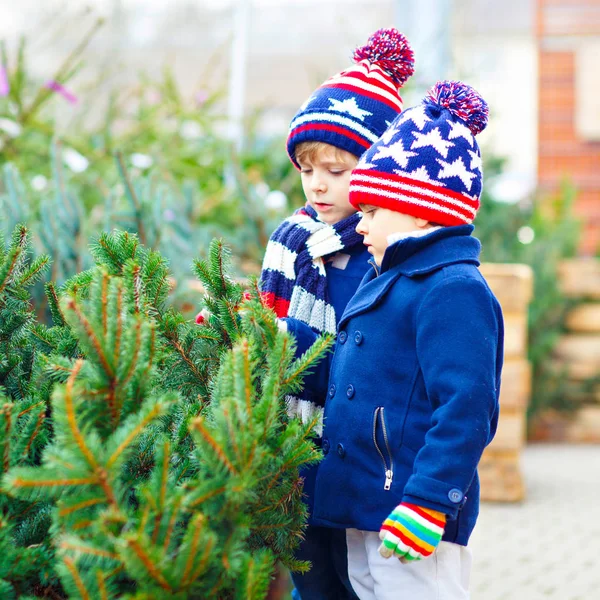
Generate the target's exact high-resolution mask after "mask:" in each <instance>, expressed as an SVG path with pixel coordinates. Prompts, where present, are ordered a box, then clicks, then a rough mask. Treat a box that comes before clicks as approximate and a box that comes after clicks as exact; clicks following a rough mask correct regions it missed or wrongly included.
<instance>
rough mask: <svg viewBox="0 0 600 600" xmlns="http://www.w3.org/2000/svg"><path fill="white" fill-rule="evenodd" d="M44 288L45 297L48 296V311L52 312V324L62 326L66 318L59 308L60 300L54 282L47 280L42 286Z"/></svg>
mask: <svg viewBox="0 0 600 600" xmlns="http://www.w3.org/2000/svg"><path fill="white" fill-rule="evenodd" d="M44 289H45V291H46V297H47V298H48V306H49V307H50V312H51V313H52V319H53V320H54V325H57V326H58V327H64V326H65V325H66V320H65V317H64V315H63V313H62V310H61V309H60V300H59V298H58V294H57V292H56V287H55V285H54V283H53V282H52V281H49V282H48V283H46V285H45V286H44Z"/></svg>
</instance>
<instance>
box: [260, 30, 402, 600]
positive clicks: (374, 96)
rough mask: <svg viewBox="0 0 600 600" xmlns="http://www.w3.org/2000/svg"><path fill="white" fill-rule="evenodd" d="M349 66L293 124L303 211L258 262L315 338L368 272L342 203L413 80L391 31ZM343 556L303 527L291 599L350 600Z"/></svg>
mask: <svg viewBox="0 0 600 600" xmlns="http://www.w3.org/2000/svg"><path fill="white" fill-rule="evenodd" d="M354 59H355V62H356V64H355V65H353V66H352V67H350V68H348V69H346V70H345V71H342V72H341V73H339V74H337V75H334V76H333V77H331V78H330V79H328V80H327V81H325V82H324V83H323V84H322V85H321V86H320V87H319V88H318V89H317V90H316V91H315V92H313V94H312V95H311V96H310V98H309V99H308V100H307V101H306V102H305V103H304V104H303V105H302V107H301V108H300V110H299V111H298V113H297V114H296V115H295V116H294V118H293V119H292V122H291V125H290V132H289V136H288V140H287V150H288V154H289V157H290V159H291V161H292V162H293V164H294V165H295V166H296V167H297V168H298V169H299V170H300V177H301V180H302V187H303V190H304V193H305V196H306V200H307V203H306V206H305V207H304V208H302V209H300V210H299V211H297V212H296V213H295V214H294V215H292V216H291V217H289V218H288V219H286V220H285V221H284V222H283V223H282V224H281V225H280V226H279V227H278V228H277V230H276V231H275V232H274V233H273V235H272V236H271V239H270V240H269V243H268V245H267V249H266V253H265V258H264V261H263V271H262V276H261V280H262V281H261V283H262V286H261V287H262V294H263V299H264V302H265V303H266V304H267V305H269V306H271V307H272V308H273V309H274V310H275V312H276V313H277V315H278V316H279V317H285V316H289V317H293V318H294V319H297V320H298V322H299V323H301V324H302V325H304V326H306V327H308V328H309V330H310V331H311V332H313V333H314V334H315V335H317V333H325V332H327V333H335V331H336V327H337V322H338V320H339V318H340V317H341V315H342V313H343V312H344V309H345V308H346V304H347V303H348V300H349V299H350V298H351V297H352V296H353V295H354V293H355V291H356V289H357V287H358V285H359V283H360V282H361V280H362V278H363V276H364V274H365V273H366V272H367V270H368V269H369V265H368V260H369V258H370V257H369V253H368V251H367V249H366V248H365V246H364V245H363V243H362V236H361V235H360V234H359V233H358V232H357V231H356V226H357V224H358V222H359V221H360V216H359V214H358V213H357V209H356V208H355V207H353V206H352V205H351V204H350V203H349V202H348V193H349V185H350V173H351V172H352V169H353V168H354V167H355V166H356V164H357V162H358V159H359V157H360V156H361V155H362V154H363V152H364V151H365V150H366V149H367V148H369V146H371V144H372V143H373V142H374V141H375V140H376V139H378V137H379V136H380V135H381V134H382V133H383V132H384V131H385V130H386V128H387V126H388V125H389V123H390V122H391V121H393V120H394V119H395V118H396V116H397V115H398V114H399V113H400V111H401V110H402V99H401V97H400V88H401V87H402V85H403V83H404V82H405V81H406V79H408V77H410V75H411V74H412V72H413V62H414V60H413V52H412V50H411V48H410V46H409V44H408V42H407V40H406V38H405V37H404V36H403V35H402V34H401V33H399V32H398V31H396V30H395V29H384V30H379V31H377V32H375V33H374V34H373V35H372V36H371V37H370V38H369V41H368V43H367V45H366V46H364V47H362V48H358V49H357V50H356V51H355V53H354ZM324 402H325V393H318V391H316V390H313V389H311V386H310V384H308V385H305V388H304V390H303V392H302V394H300V395H299V397H292V396H290V397H288V398H287V404H288V412H289V413H290V414H291V415H297V416H299V417H301V418H302V419H303V421H304V422H308V421H311V420H313V418H314V417H315V416H316V417H319V416H320V417H322V412H323V404H324ZM320 426H322V424H320V425H319V427H318V429H320ZM318 433H319V435H320V431H318ZM317 444H318V442H317ZM315 473H316V467H314V468H311V469H306V470H305V471H304V472H303V473H302V476H303V478H304V493H305V496H306V504H307V506H308V510H309V517H312V499H313V489H314V481H315ZM344 546H345V536H344V532H341V531H339V530H336V529H332V528H329V527H316V526H312V525H311V524H310V520H309V526H308V528H307V530H306V532H305V537H304V540H303V541H302V543H301V546H300V548H299V551H298V553H297V555H296V558H297V559H300V560H309V561H310V562H311V563H312V568H311V570H310V571H309V572H308V573H306V574H304V575H302V574H299V573H294V574H293V575H292V578H293V581H294V584H295V586H296V591H295V592H294V598H295V599H297V598H298V597H299V596H301V598H302V599H303V600H344V599H355V598H356V596H355V595H354V593H353V592H352V589H351V587H350V584H349V582H348V569H347V564H346V552H345V547H344Z"/></svg>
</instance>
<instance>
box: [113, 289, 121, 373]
mask: <svg viewBox="0 0 600 600" xmlns="http://www.w3.org/2000/svg"><path fill="white" fill-rule="evenodd" d="M122 310H123V288H122V287H121V286H118V288H117V306H116V309H115V316H116V319H117V328H116V330H115V343H114V347H115V350H114V352H113V363H114V364H115V365H116V364H118V362H119V354H120V352H121V336H122V334H123V319H122Z"/></svg>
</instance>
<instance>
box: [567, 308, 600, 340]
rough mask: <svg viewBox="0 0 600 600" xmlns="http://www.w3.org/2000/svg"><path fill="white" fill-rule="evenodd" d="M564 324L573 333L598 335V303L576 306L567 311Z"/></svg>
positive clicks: (599, 309)
mask: <svg viewBox="0 0 600 600" xmlns="http://www.w3.org/2000/svg"><path fill="white" fill-rule="evenodd" d="M565 324H566V326H567V329H568V330H569V331H572V332H573V333H600V302H588V303H586V304H580V305H579V306H576V307H575V308H574V309H573V310H571V311H569V314H568V315H567V318H566V322H565Z"/></svg>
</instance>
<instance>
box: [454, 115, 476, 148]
mask: <svg viewBox="0 0 600 600" xmlns="http://www.w3.org/2000/svg"><path fill="white" fill-rule="evenodd" d="M449 123H450V129H451V131H450V135H448V139H449V140H454V139H456V138H461V137H462V138H465V140H467V142H469V146H471V148H472V147H473V142H474V141H475V137H474V136H473V134H472V133H471V130H470V129H469V128H468V127H467V126H466V125H463V124H462V123H459V122H457V121H450V122H449Z"/></svg>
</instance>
